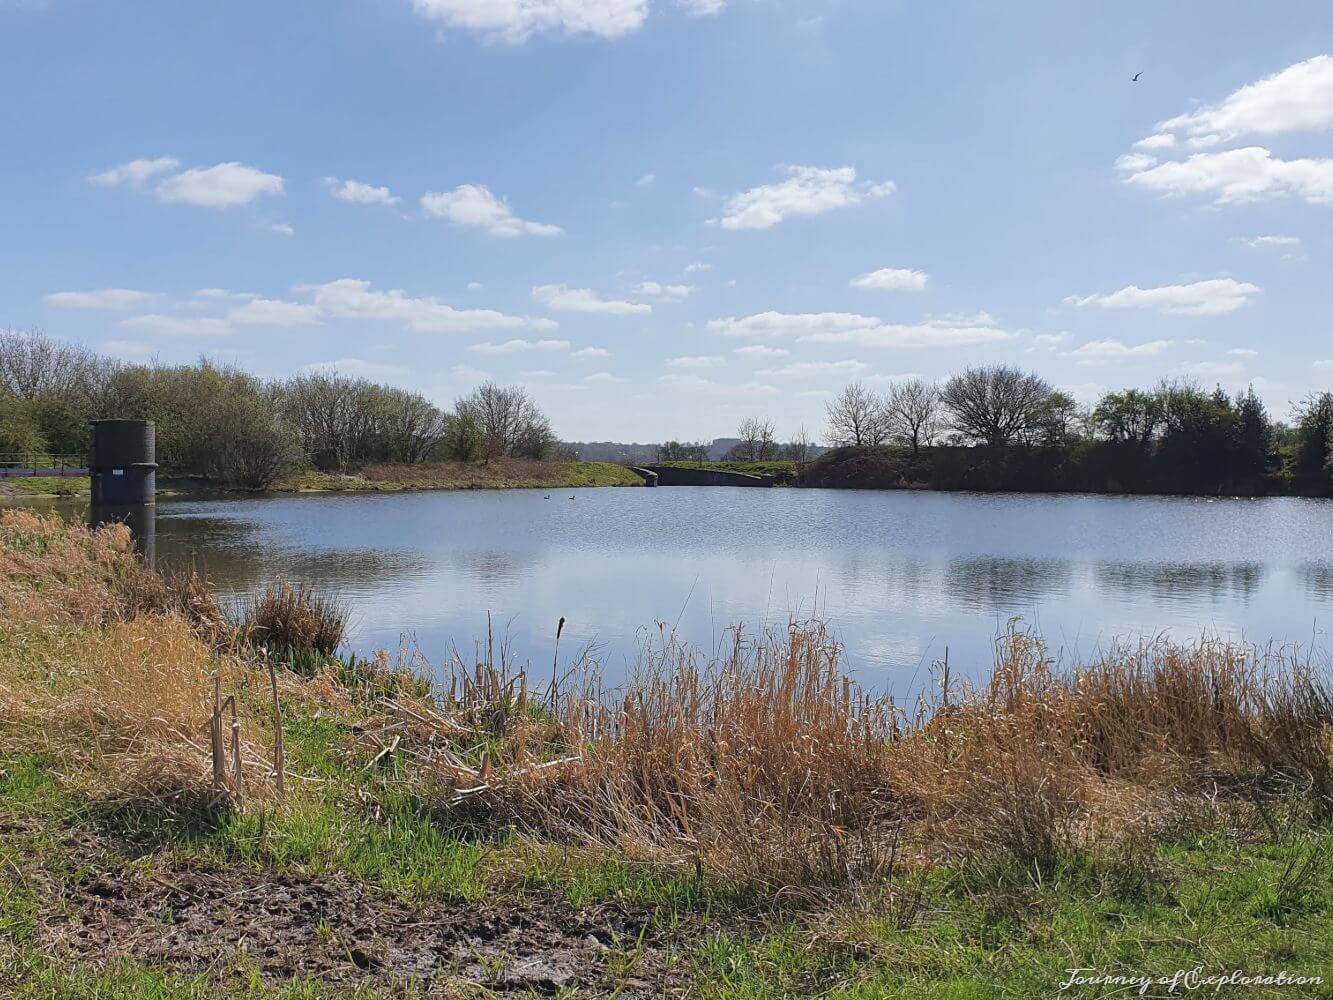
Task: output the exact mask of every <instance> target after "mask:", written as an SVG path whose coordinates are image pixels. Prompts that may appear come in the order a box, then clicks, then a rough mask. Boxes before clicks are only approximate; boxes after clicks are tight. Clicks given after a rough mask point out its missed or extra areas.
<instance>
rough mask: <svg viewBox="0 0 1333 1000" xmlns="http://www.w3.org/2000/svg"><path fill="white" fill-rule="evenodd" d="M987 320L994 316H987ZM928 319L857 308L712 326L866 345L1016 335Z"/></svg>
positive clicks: (955, 342) (944, 343)
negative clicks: (906, 319)
mask: <svg viewBox="0 0 1333 1000" xmlns="http://www.w3.org/2000/svg"><path fill="white" fill-rule="evenodd" d="M984 318H985V319H986V320H989V319H990V317H984ZM977 319H979V318H974V319H973V320H972V321H971V322H962V323H959V322H956V321H953V320H950V319H941V320H929V321H927V322H925V323H918V324H901V323H885V322H884V321H883V320H881V319H876V318H875V317H873V316H858V315H856V314H854V313H798V314H790V313H779V312H766V313H757V314H755V315H753V316H746V317H743V318H741V319H736V318H734V317H729V318H727V319H715V320H710V321H709V323H708V329H709V330H711V331H712V332H714V333H720V334H722V335H723V336H725V337H796V338H797V339H798V340H801V341H807V342H811V343H819V344H856V345H859V346H862V347H964V346H974V345H978V344H992V343H998V342H1002V341H1006V340H1010V339H1011V338H1012V337H1013V334H1011V333H1009V332H1008V331H1005V330H999V329H996V328H995V327H993V326H990V325H989V323H988V322H987V323H981V322H977Z"/></svg>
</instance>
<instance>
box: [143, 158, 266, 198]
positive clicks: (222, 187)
mask: <svg viewBox="0 0 1333 1000" xmlns="http://www.w3.org/2000/svg"><path fill="white" fill-rule="evenodd" d="M156 191H157V197H158V199H159V200H161V201H166V202H177V203H179V204H183V205H197V206H200V207H201V208H235V207H237V206H238V205H248V204H250V203H251V202H252V201H254V200H256V199H257V198H260V197H262V196H263V195H267V194H282V193H283V181H282V178H281V177H279V176H278V175H277V174H266V173H264V171H262V170H259V169H257V168H255V167H250V166H246V165H245V164H244V163H236V162H234V161H233V162H229V163H217V164H214V165H213V166H211V167H195V168H193V169H191V170H186V171H183V172H182V173H179V174H173V175H172V176H170V177H167V178H164V179H163V180H161V181H159V182H158V185H157V188H156Z"/></svg>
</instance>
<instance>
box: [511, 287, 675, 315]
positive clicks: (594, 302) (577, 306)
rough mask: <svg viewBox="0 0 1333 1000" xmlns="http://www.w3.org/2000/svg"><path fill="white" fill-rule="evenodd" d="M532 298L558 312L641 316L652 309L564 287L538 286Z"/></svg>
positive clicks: (583, 289) (588, 290) (587, 289)
mask: <svg viewBox="0 0 1333 1000" xmlns="http://www.w3.org/2000/svg"><path fill="white" fill-rule="evenodd" d="M532 297H533V298H534V299H536V300H537V301H538V302H541V303H544V304H545V305H546V307H547V308H548V309H555V310H557V311H559V312H579V313H603V314H605V315H608V316H643V315H646V314H648V313H650V312H652V311H653V307H652V306H650V305H648V304H646V303H643V302H621V301H618V300H616V299H603V298H599V297H598V295H597V293H596V292H594V291H593V290H592V289H591V288H566V287H565V286H564V285H538V286H536V287H535V288H533V290H532Z"/></svg>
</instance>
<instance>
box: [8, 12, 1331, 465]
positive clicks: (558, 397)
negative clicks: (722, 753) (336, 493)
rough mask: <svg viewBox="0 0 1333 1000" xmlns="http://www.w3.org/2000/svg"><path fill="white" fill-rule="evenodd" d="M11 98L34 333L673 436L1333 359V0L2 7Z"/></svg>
mask: <svg viewBox="0 0 1333 1000" xmlns="http://www.w3.org/2000/svg"><path fill="white" fill-rule="evenodd" d="M1136 74H1138V79H1137V81H1136V80H1134V79H1133V77H1134V76H1135V75H1136ZM0 94H2V95H3V99H0V136H3V138H4V144H3V145H4V153H3V155H2V156H0V328H3V327H13V328H18V329H29V328H38V329H40V330H42V331H44V332H46V333H47V334H48V335H50V336H53V337H57V338H61V339H65V340H70V341H75V342H78V343H81V344H86V345H87V346H89V347H92V348H95V349H97V350H99V351H102V352H105V353H107V354H111V355H114V356H117V357H120V358H123V359H126V360H131V361H141V360H149V359H156V360H157V361H159V362H162V363H176V362H189V361H193V360H195V359H197V358H198V357H200V356H201V355H207V356H209V357H213V358H216V359H219V360H224V361H230V362H235V363H237V364H239V365H241V366H243V367H245V368H247V369H249V370H251V371H254V372H256V373H257V374H260V375H264V376H273V377H278V376H286V375H290V374H293V373H297V372H300V371H303V370H310V369H321V368H322V369H336V370H337V371H339V372H342V373H344V374H348V375H358V376H365V377H368V378H372V379H375V380H377V381H384V382H390V383H393V384H396V385H401V386H405V387H408V388H411V389H415V390H418V391H420V392H422V393H424V394H425V395H427V396H429V397H430V398H432V399H434V400H436V401H438V402H440V403H442V404H448V403H450V402H451V401H452V400H453V399H455V398H456V397H458V396H459V395H461V394H462V393H464V392H466V391H468V390H469V389H470V388H471V387H472V386H474V385H475V384H477V383H478V382H479V381H481V380H483V379H487V378H491V379H495V380H496V381H499V382H501V383H505V384H515V383H517V384H523V385H525V386H527V387H528V388H529V390H530V391H531V392H532V394H533V395H534V396H535V398H536V399H537V400H538V402H539V403H540V404H541V405H542V406H543V408H544V409H545V410H546V411H547V413H548V414H549V415H550V416H551V418H552V421H553V423H554V426H555V429H556V431H557V432H558V433H559V434H560V435H561V436H562V437H563V438H564V439H566V440H618V441H645V442H646V441H660V440H664V439H671V438H674V439H707V438H712V437H718V436H727V435H730V434H733V433H734V431H735V428H736V425H737V424H738V422H739V421H740V420H742V419H743V418H745V417H748V416H768V417H771V418H772V419H773V420H774V421H775V423H776V426H777V430H778V433H779V436H781V437H788V436H791V435H792V434H794V433H796V432H797V430H798V428H800V427H802V426H803V427H805V428H806V429H807V430H808V431H809V432H810V433H811V434H812V435H813V436H814V437H816V438H819V437H820V436H821V435H822V434H823V430H824V424H825V421H824V408H825V404H826V402H827V400H828V398H829V397H830V396H831V395H832V394H833V393H834V392H836V391H837V390H838V389H840V388H841V387H842V386H844V385H846V384H847V383H848V382H849V381H852V380H860V381H863V382H865V383H867V384H868V385H870V386H873V387H883V386H885V385H887V384H889V383H890V382H891V381H893V380H894V379H895V378H901V377H905V376H913V375H919V376H922V377H926V378H930V379H938V378H943V377H946V376H947V375H948V374H949V373H950V372H954V371H957V370H958V369H960V368H962V367H963V366H966V365H971V364H977V363H992V362H1003V363H1010V364H1017V365H1021V366H1023V367H1025V368H1031V369H1033V370H1036V371H1037V372H1039V373H1040V374H1042V375H1043V376H1045V377H1046V378H1047V379H1048V380H1049V381H1050V382H1051V383H1052V384H1054V385H1057V386H1059V387H1061V388H1062V389H1065V390H1066V391H1068V392H1069V393H1071V394H1072V395H1073V396H1075V398H1077V399H1080V400H1083V401H1087V400H1091V399H1093V398H1095V397H1096V396H1097V395H1098V394H1099V393H1100V392H1102V391H1105V390H1106V389H1112V388H1122V387H1126V386H1130V385H1140V386H1146V385H1151V384H1153V383H1155V382H1156V381H1158V380H1159V379H1160V378H1162V377H1190V378H1195V379H1197V380H1199V381H1200V382H1201V383H1203V384H1204V385H1206V386H1211V385H1213V384H1220V385H1222V386H1224V387H1225V388H1226V389H1228V390H1229V391H1240V390H1242V389H1243V388H1244V387H1245V386H1247V385H1253V386H1254V387H1255V389H1256V391H1257V392H1259V393H1260V395H1261V396H1263V397H1264V399H1265V400H1266V401H1267V402H1268V404H1269V406H1270V407H1271V408H1272V410H1273V411H1274V412H1275V413H1276V414H1277V415H1279V416H1282V415H1284V414H1286V413H1287V412H1288V411H1289V407H1290V404H1291V403H1292V402H1293V401H1295V400H1299V399H1300V398H1301V397H1302V396H1304V395H1305V394H1307V393H1308V392H1310V391H1312V390H1316V389H1321V388H1333V324H1331V323H1330V314H1331V308H1330V307H1333V280H1331V277H1333V276H1331V274H1330V267H1329V263H1330V260H1331V259H1333V227H1331V226H1330V221H1333V6H1330V5H1329V4H1328V3H1327V2H1326V0H1318V2H1301V0H1290V2H1285V3H1283V4H1282V5H1281V6H1280V8H1278V7H1277V6H1274V5H1268V4H1256V3H1252V2H1248V0H1247V2H1231V0H1177V2H1172V3H1170V4H1163V3H1159V2H1145V0H1128V2H1121V3H1117V4H1114V5H1111V4H1098V5H1091V4H1070V3H1068V2H1064V0H1049V2H1018V0H1015V2H1011V3H1007V4H999V3H995V2H993V0H985V2H982V0H976V2H963V0H959V2H951V3H927V2H925V0H324V2H319V3H314V2H306V3H298V2H287V3H274V2H272V0H266V2H248V0H228V2H227V3H225V4H192V3H179V2H174V0H164V2H150V0H126V2H123V3H116V4H108V3H105V2H98V0H0Z"/></svg>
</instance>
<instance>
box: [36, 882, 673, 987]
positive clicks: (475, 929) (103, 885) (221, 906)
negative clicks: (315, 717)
mask: <svg viewBox="0 0 1333 1000" xmlns="http://www.w3.org/2000/svg"><path fill="white" fill-rule="evenodd" d="M41 936H42V938H43V944H44V946H45V947H46V948H47V949H49V950H51V951H53V952H56V953H60V954H62V955H66V956H74V957H77V958H79V959H82V960H84V961H89V962H93V963H106V962H112V961H116V960H118V959H124V958H131V959H136V960H138V961H140V962H143V963H145V964H148V965H151V966H172V967H177V968H181V969H189V970H193V971H200V970H204V969H210V970H219V969H225V968H228V967H233V968H235V967H247V968H252V969H258V970H259V972H260V973H261V974H262V975H263V976H264V977H265V978H266V979H268V980H270V981H278V980H288V979H291V978H292V977H295V976H300V977H305V978H318V979H319V980H321V981H324V982H347V983H353V982H362V981H367V980H379V981H388V982H398V983H402V982H407V981H411V982H413V983H415V984H417V985H418V986H422V987H431V986H435V987H439V986H443V985H445V984H450V983H453V984H462V983H474V984H478V985H482V986H485V987H487V988H489V989H491V990H493V991H495V992H498V993H526V994H530V993H538V994H554V993H556V992H558V991H560V990H562V989H563V990H569V989H573V988H578V989H579V990H581V991H584V992H585V993H591V994H592V995H598V994H602V993H609V992H614V991H616V990H617V989H618V990H619V994H618V995H619V996H622V997H635V996H647V995H650V994H651V995H654V996H660V995H662V994H663V992H664V991H665V992H670V988H669V984H668V979H669V978H670V976H669V970H668V962H667V960H666V955H667V952H666V948H665V945H664V943H663V942H662V940H661V939H660V937H659V936H658V935H656V934H655V933H654V931H653V930H652V927H651V924H650V918H649V916H648V915H647V914H646V913H641V912H634V911H631V910H629V909H627V908H625V907H621V906H618V905H614V904H611V905H603V906H599V907H596V908H592V909H588V910H582V911H579V910H574V909H572V908H570V907H568V906H564V905H561V904H557V903H550V904H525V905H520V906H513V907H504V908H493V907H488V906H469V905H462V904H450V903H442V902H429V903H424V904H421V905H418V906H409V905H407V904H404V903H402V902H400V901H398V900H396V899H392V898H389V897H385V896H381V895H378V894H374V893H370V892H368V891H367V890H365V889H363V888H361V887H360V886H358V885H356V884H355V883H352V882H349V881H346V880H344V879H341V878H304V877H299V876H292V875H277V874H265V873H261V872H221V873H220V872H204V871H198V870H194V869H181V870H176V871H171V872H167V873H160V874H155V875H150V876H136V875H112V874H102V875H96V876H92V877H89V878H87V879H85V880H84V881H82V882H79V883H76V884H74V885H71V886H66V887H65V888H64V889H63V891H62V892H61V894H60V896H59V898H58V899H56V900H54V901H53V903H52V905H51V906H49V907H48V908H47V913H46V914H45V917H44V919H43V920H42V922H41Z"/></svg>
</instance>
